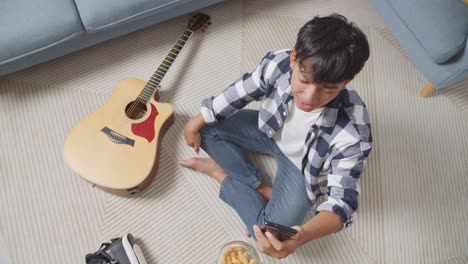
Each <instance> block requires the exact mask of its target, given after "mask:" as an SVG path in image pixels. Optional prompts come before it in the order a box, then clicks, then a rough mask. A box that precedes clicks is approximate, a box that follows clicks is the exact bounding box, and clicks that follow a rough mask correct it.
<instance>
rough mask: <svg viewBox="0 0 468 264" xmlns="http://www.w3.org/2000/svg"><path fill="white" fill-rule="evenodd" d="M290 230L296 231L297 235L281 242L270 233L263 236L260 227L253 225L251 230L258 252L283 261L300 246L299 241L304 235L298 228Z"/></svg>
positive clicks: (300, 228)
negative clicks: (253, 233) (255, 239)
mask: <svg viewBox="0 0 468 264" xmlns="http://www.w3.org/2000/svg"><path fill="white" fill-rule="evenodd" d="M292 228H294V229H296V230H297V231H298V232H297V234H295V235H294V236H292V237H291V238H289V239H288V240H286V241H284V242H281V241H279V240H278V239H277V238H276V237H275V236H273V234H271V233H270V232H266V233H265V234H264V233H263V232H262V230H260V227H258V226H257V225H254V226H253V229H254V232H255V237H256V238H257V244H258V247H259V249H260V251H261V252H262V253H265V254H267V255H268V256H271V257H274V258H277V259H283V258H285V257H287V256H289V254H292V253H293V252H294V251H295V250H296V249H297V248H298V247H299V246H300V245H301V243H300V241H301V238H302V234H303V233H304V231H303V230H302V227H300V226H293V227H292Z"/></svg>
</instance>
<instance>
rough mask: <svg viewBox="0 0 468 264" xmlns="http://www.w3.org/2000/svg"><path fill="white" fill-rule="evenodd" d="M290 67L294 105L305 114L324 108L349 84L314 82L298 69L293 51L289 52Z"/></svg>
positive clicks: (297, 61)
mask: <svg viewBox="0 0 468 264" xmlns="http://www.w3.org/2000/svg"><path fill="white" fill-rule="evenodd" d="M290 65H291V68H292V76H291V90H292V93H293V96H294V103H295V104H296V106H297V108H299V109H300V110H302V111H305V112H310V111H313V110H316V109H320V108H323V107H325V105H326V104H328V103H329V102H330V101H332V100H333V99H334V98H335V97H336V96H337V95H338V93H339V92H340V91H341V90H342V89H344V87H345V86H346V84H348V83H349V82H350V80H347V81H343V82H340V83H316V82H314V80H311V78H310V77H309V76H308V75H307V74H306V73H304V72H303V71H302V70H301V68H300V67H299V60H296V51H295V50H294V49H292V50H291V61H290Z"/></svg>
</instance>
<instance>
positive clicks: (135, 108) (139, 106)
mask: <svg viewBox="0 0 468 264" xmlns="http://www.w3.org/2000/svg"><path fill="white" fill-rule="evenodd" d="M146 111H147V108H146V105H145V104H144V103H142V102H140V101H138V100H135V101H133V102H131V103H129V104H128V105H127V107H125V114H126V115H127V117H128V118H130V119H132V120H137V119H140V118H142V117H143V116H144V115H145V114H146Z"/></svg>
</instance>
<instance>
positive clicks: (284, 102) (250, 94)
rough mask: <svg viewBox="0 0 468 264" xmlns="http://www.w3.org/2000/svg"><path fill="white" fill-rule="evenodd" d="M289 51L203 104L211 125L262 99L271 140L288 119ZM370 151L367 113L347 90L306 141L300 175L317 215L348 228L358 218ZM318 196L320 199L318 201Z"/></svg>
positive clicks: (262, 120)
mask: <svg viewBox="0 0 468 264" xmlns="http://www.w3.org/2000/svg"><path fill="white" fill-rule="evenodd" d="M289 54H290V50H280V51H276V52H269V53H267V55H266V56H265V57H264V58H263V59H262V61H261V62H260V64H259V65H258V66H257V68H256V69H255V70H254V71H253V72H251V73H245V74H244V75H243V76H242V78H241V79H240V80H238V81H236V82H234V83H233V84H231V85H230V86H229V87H228V88H226V89H225V90H224V91H223V92H222V93H221V94H219V95H218V96H216V97H210V98H207V99H205V100H203V101H202V107H201V113H202V115H203V118H204V119H205V122H206V123H207V124H211V123H215V122H217V121H218V120H222V119H226V118H228V117H229V116H231V115H233V114H234V113H236V112H237V111H239V110H240V109H242V108H243V107H244V106H246V105H247V104H248V103H249V102H251V101H253V100H256V101H260V100H261V101H262V104H261V107H260V111H259V119H258V127H259V129H260V130H261V131H262V132H263V133H265V134H266V135H267V136H268V137H269V138H271V137H273V135H275V133H276V132H277V131H278V130H279V129H280V128H281V126H282V125H283V124H284V122H285V120H286V117H287V116H288V109H289V107H288V104H291V103H293V100H291V99H293V96H292V94H291V74H292V69H291V67H290V65H289V61H290V59H289ZM371 148H372V135H371V126H370V118H369V113H368V112H367V109H366V106H365V104H364V103H363V102H362V101H361V99H360V97H359V95H358V94H357V93H356V91H354V90H352V89H350V88H349V87H346V88H345V89H343V90H342V91H341V92H340V93H339V94H338V95H337V97H336V98H335V99H333V100H332V101H331V102H330V103H328V104H327V105H326V107H325V109H324V110H323V112H322V114H321V115H320V117H319V118H318V120H317V121H316V123H315V124H314V125H312V126H311V127H310V129H309V132H308V134H307V137H306V139H305V142H304V148H303V160H302V173H303V174H304V176H305V179H306V190H307V194H308V196H309V198H310V200H311V202H312V205H316V204H317V201H321V203H320V204H319V205H318V207H317V208H316V211H315V213H318V212H319V211H330V212H333V213H336V214H338V215H339V216H340V218H341V220H342V222H343V226H344V227H348V226H349V225H351V224H352V223H353V221H354V220H355V219H356V216H357V208H358V196H359V193H360V187H359V182H358V181H359V177H360V175H361V172H362V170H363V168H364V164H365V162H366V160H367V158H368V156H369V153H370V151H371ZM319 198H320V200H319Z"/></svg>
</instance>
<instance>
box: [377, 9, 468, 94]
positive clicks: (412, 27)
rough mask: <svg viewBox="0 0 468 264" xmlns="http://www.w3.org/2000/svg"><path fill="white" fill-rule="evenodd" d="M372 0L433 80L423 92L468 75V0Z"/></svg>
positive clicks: (408, 53)
mask: <svg viewBox="0 0 468 264" xmlns="http://www.w3.org/2000/svg"><path fill="white" fill-rule="evenodd" d="M372 2H373V4H374V6H375V7H376V8H377V10H378V12H379V13H380V14H381V15H382V17H383V19H384V21H385V23H386V24H387V25H388V27H389V28H390V30H391V31H392V33H393V34H394V35H395V37H396V38H397V39H398V41H399V43H400V46H401V47H402V48H403V49H404V50H405V52H406V54H407V55H408V57H409V58H410V59H411V61H412V62H413V63H414V64H415V65H416V67H418V69H419V70H420V71H421V72H422V73H423V74H424V75H425V76H426V77H427V79H428V80H429V82H430V83H429V84H427V85H426V87H425V89H424V90H423V92H422V93H421V94H422V95H423V96H427V95H429V94H430V93H431V92H432V91H433V90H434V89H442V88H446V87H448V86H450V85H451V84H454V83H456V82H458V81H461V80H464V79H466V78H467V77H468V48H467V45H468V44H467V38H468V4H466V2H468V1H466V0H465V3H464V1H463V0H372Z"/></svg>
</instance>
